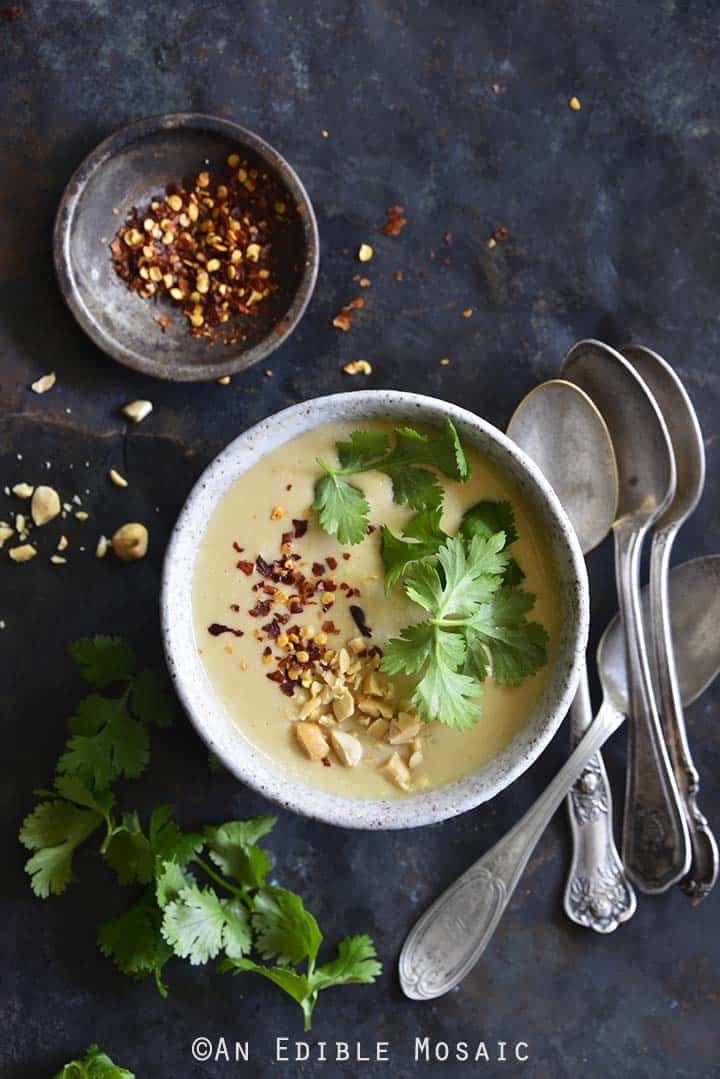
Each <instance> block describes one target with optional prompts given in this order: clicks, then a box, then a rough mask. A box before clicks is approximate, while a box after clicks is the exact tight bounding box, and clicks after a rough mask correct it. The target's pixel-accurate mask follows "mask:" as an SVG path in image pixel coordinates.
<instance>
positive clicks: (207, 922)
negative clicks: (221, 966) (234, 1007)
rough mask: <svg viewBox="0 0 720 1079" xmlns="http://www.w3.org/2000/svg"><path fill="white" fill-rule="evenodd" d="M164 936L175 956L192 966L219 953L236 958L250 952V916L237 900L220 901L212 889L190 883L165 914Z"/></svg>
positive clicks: (163, 922)
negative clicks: (223, 950) (223, 951)
mask: <svg viewBox="0 0 720 1079" xmlns="http://www.w3.org/2000/svg"><path fill="white" fill-rule="evenodd" d="M162 935H163V937H164V939H165V940H166V941H167V943H168V944H169V945H170V947H171V948H172V950H173V951H174V952H175V954H176V955H179V956H180V957H181V958H182V959H189V960H190V962H191V964H192V965H193V966H197V965H198V964H199V963H207V961H208V959H214V958H215V956H216V955H217V954H218V952H219V951H221V950H222V949H225V952H226V953H227V955H228V956H229V957H230V958H231V959H237V958H239V957H240V956H241V955H243V954H244V953H245V952H248V951H250V948H251V946H252V937H251V935H250V926H249V923H248V917H247V913H246V911H245V910H244V908H243V907H242V906H241V905H240V903H239V902H238V901H237V900H235V899H219V898H218V896H217V895H216V894H215V892H214V891H213V890H212V888H200V887H199V886H198V885H197V884H191V885H189V886H188V887H187V888H183V890H182V891H181V892H180V894H179V896H178V898H177V899H174V900H172V902H170V903H168V904H167V906H166V907H165V910H164V912H163V921H162Z"/></svg>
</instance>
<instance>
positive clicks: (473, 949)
mask: <svg viewBox="0 0 720 1079" xmlns="http://www.w3.org/2000/svg"><path fill="white" fill-rule="evenodd" d="M622 721H623V716H622V715H621V714H620V713H619V712H616V711H615V710H614V709H613V708H611V707H610V706H609V705H606V704H603V705H602V707H601V709H600V711H599V712H598V714H597V716H596V717H595V719H594V721H593V723H592V724H591V726H590V727H589V728H588V731H587V733H586V734H585V736H584V737H583V739H582V741H581V742H580V743H579V745H578V746H577V747H576V748H575V750H574V751H573V752H572V753H571V754H570V756H569V757H568V759H567V761H566V762H565V764H564V765H563V767H562V768H561V769H560V771H559V772H558V774H557V775H556V776H555V778H554V779H553V780H552V782H551V783H550V784H549V785H548V786H547V787H546V788H545V790H544V791H543V793H542V794H541V795H540V797H539V798H538V799H537V801H536V802H535V804H534V805H532V806H531V807H530V809H529V810H528V811H527V813H526V814H525V816H524V817H522V819H521V820H519V821H518V823H517V824H516V825H515V826H514V828H512V829H511V830H510V831H509V832H508V833H507V835H505V836H503V838H502V839H501V840H499V842H497V843H496V844H495V846H494V847H492V849H491V850H489V851H488V852H487V854H485V855H483V857H482V858H480V860H479V861H477V862H476V863H475V865H473V866H471V867H470V869H468V870H467V872H465V873H463V875H462V876H461V877H460V878H459V879H458V880H457V881H456V882H455V884H453V885H451V887H450V888H448V890H447V891H446V892H443V894H442V895H441V896H440V898H439V899H436V900H435V902H434V903H433V905H432V906H431V907H430V908H429V909H428V910H427V911H426V912H425V913H424V914H423V916H422V917H421V918H420V920H419V921H418V922H417V923H416V924H415V926H414V928H413V929H412V930H411V931H410V934H409V935H408V937H407V940H406V941H405V944H404V945H403V949H402V952H401V953H400V963H399V969H400V984H401V985H402V988H403V991H404V992H405V994H406V996H408V997H412V998H413V999H414V1000H430V999H431V998H432V997H439V996H442V994H443V993H447V992H448V991H449V990H450V989H452V988H453V987H454V986H456V985H457V984H458V982H461V981H462V979H463V978H464V977H465V975H466V974H468V972H469V971H470V970H472V968H473V967H474V966H475V964H476V963H477V961H478V959H479V958H480V956H481V955H482V954H483V952H484V951H485V948H486V947H487V945H488V943H489V941H490V939H491V937H492V935H493V933H494V932H495V928H496V926H497V924H498V922H499V921H500V919H501V918H502V916H503V914H504V912H505V908H506V907H507V905H508V902H509V901H510V897H511V896H512V894H513V892H514V891H515V887H516V885H517V882H518V880H519V879H520V877H521V875H522V872H523V870H524V868H525V866H526V865H527V862H528V859H529V857H530V855H531V854H532V852H533V850H534V849H535V845H536V844H537V841H538V839H539V838H540V836H541V835H542V833H543V832H544V831H545V828H546V827H547V825H548V822H549V821H550V819H551V818H552V816H553V814H554V812H555V810H556V809H557V807H558V806H559V805H560V803H561V802H562V800H563V798H565V797H566V796H567V793H568V791H569V790H570V788H571V787H572V785H573V783H574V782H575V781H576V779H577V778H578V776H579V775H580V774H581V772H582V771H583V769H584V768H585V766H586V765H587V763H588V761H589V760H590V758H591V757H592V756H593V755H594V754H595V753H596V752H597V750H598V749H599V748H600V746H601V745H602V744H603V742H605V741H606V740H607V738H609V737H610V735H611V734H612V733H613V731H614V730H616V729H617V727H619V726H620V724H621V723H622Z"/></svg>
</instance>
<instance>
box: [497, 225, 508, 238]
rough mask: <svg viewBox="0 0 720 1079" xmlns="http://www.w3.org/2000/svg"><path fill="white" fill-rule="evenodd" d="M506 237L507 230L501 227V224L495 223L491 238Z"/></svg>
mask: <svg viewBox="0 0 720 1079" xmlns="http://www.w3.org/2000/svg"><path fill="white" fill-rule="evenodd" d="M507 238H508V230H507V229H506V228H503V226H502V225H497V226H496V228H494V229H493V239H494V240H500V241H502V240H507Z"/></svg>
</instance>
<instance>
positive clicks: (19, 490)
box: [12, 483, 35, 498]
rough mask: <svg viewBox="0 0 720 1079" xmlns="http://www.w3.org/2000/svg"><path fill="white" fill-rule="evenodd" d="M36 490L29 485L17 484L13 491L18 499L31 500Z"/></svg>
mask: <svg viewBox="0 0 720 1079" xmlns="http://www.w3.org/2000/svg"><path fill="white" fill-rule="evenodd" d="M34 490H35V488H34V487H32V486H31V485H30V484H29V483H16V484H15V486H14V487H13V489H12V493H13V494H14V495H16V496H17V498H30V495H31V494H32V493H33V491H34Z"/></svg>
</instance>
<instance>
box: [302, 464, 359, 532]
mask: <svg viewBox="0 0 720 1079" xmlns="http://www.w3.org/2000/svg"><path fill="white" fill-rule="evenodd" d="M312 508H313V509H314V510H315V511H316V513H317V514H318V518H319V521H320V525H321V527H322V528H323V529H324V530H325V532H327V533H328V534H329V535H331V536H337V538H338V542H339V543H360V542H361V541H362V540H364V539H365V536H366V535H367V530H368V514H369V512H370V506H369V504H368V501H367V499H366V498H365V495H364V494H363V493H362V491H361V490H359V488H357V487H353V485H352V484H351V483H348V482H347V481H346V480H344V479H341V478H340V477H339V476H335V475H326V476H323V477H322V479H321V480H319V481H318V483H317V485H316V487H315V501H314V502H313V504H312Z"/></svg>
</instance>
